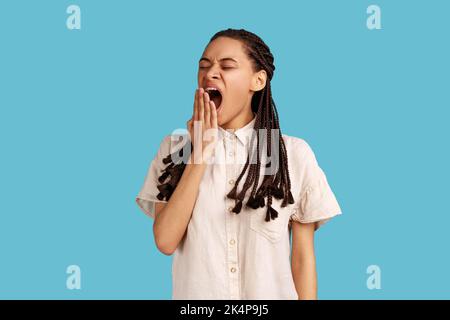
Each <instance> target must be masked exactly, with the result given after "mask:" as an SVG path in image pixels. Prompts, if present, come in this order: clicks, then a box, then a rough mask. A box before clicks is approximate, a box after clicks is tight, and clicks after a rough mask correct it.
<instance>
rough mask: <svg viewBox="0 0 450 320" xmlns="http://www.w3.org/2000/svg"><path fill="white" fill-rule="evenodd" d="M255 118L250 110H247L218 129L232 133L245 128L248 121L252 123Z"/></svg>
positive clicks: (254, 114)
mask: <svg viewBox="0 0 450 320" xmlns="http://www.w3.org/2000/svg"><path fill="white" fill-rule="evenodd" d="M255 116H256V113H254V112H253V111H252V110H251V108H250V110H249V109H247V110H246V111H244V112H242V113H240V114H238V115H237V116H236V117H234V118H233V119H231V120H230V121H228V122H227V123H224V124H223V125H221V126H220V127H221V128H222V129H225V130H227V131H232V132H233V131H235V130H237V129H239V128H242V127H244V126H246V125H247V124H248V123H249V122H250V121H252V120H253V119H254V118H255Z"/></svg>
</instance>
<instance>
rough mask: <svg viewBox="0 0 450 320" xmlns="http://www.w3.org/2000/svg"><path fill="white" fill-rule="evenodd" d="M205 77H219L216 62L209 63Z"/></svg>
mask: <svg viewBox="0 0 450 320" xmlns="http://www.w3.org/2000/svg"><path fill="white" fill-rule="evenodd" d="M206 78H207V79H219V66H218V64H217V63H214V64H212V65H211V67H210V68H209V69H208V72H207V73H206Z"/></svg>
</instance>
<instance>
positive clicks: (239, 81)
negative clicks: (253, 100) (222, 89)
mask: <svg viewBox="0 0 450 320" xmlns="http://www.w3.org/2000/svg"><path fill="white" fill-rule="evenodd" d="M227 83H228V86H227V89H228V92H229V93H230V97H231V98H232V99H233V100H234V99H242V98H245V97H246V96H247V95H248V93H249V90H250V89H249V88H250V86H249V82H248V81H247V79H246V78H244V77H242V76H240V77H234V78H233V79H228V81H227Z"/></svg>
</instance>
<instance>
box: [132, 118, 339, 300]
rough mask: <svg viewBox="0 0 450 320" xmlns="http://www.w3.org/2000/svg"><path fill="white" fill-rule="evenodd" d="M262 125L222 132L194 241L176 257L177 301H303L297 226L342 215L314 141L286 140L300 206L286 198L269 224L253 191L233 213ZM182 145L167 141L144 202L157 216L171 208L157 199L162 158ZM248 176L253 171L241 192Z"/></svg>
mask: <svg viewBox="0 0 450 320" xmlns="http://www.w3.org/2000/svg"><path fill="white" fill-rule="evenodd" d="M255 120H256V118H253V120H252V121H251V122H249V123H248V124H247V125H245V126H244V127H242V128H240V129H237V130H236V131H235V132H234V133H233V132H231V131H227V130H225V129H222V128H220V127H219V135H218V139H219V140H218V142H217V144H216V149H215V158H216V161H215V162H214V164H209V165H207V169H206V170H205V173H204V175H203V177H202V180H201V182H200V186H199V193H198V196H197V200H196V203H195V206H194V210H193V213H192V217H191V220H190V221H189V224H188V227H187V233H186V237H185V238H183V240H182V242H181V243H180V244H179V246H178V248H177V249H176V250H175V252H174V254H173V262H172V263H173V264H172V277H173V281H172V286H173V291H172V299H199V300H204V299H227V300H228V299H271V300H274V299H284V300H286V299H292V300H297V299H298V295H297V292H296V289H295V285H294V281H293V276H292V271H291V264H290V252H291V248H290V233H291V223H292V221H294V220H295V221H298V222H300V223H308V222H315V223H316V229H317V228H319V227H320V226H322V225H323V224H324V223H325V222H327V221H328V220H330V219H331V218H332V217H334V216H336V215H339V214H341V209H340V207H339V204H338V202H337V200H336V198H335V195H334V193H333V191H332V190H331V188H330V186H329V184H328V181H327V178H326V176H325V174H324V172H323V171H322V169H321V168H320V167H319V165H318V162H317V161H316V158H315V155H314V152H313V151H312V149H311V148H310V146H309V145H308V143H307V142H306V141H305V140H303V139H301V138H297V137H293V136H288V135H285V134H283V135H282V137H283V140H284V143H285V146H286V150H287V154H288V168H289V176H290V180H291V192H292V195H293V197H294V200H295V203H294V204H288V205H287V206H286V207H283V208H282V207H281V202H282V200H278V199H276V198H274V197H273V198H272V199H273V201H272V207H273V208H274V209H276V210H277V211H278V217H277V218H276V219H275V220H271V221H270V222H266V221H265V220H264V219H265V216H266V210H267V206H265V207H263V208H258V209H251V208H247V207H246V206H245V203H246V200H247V199H248V195H249V193H250V191H251V189H252V187H250V189H249V191H248V193H247V194H246V197H245V199H244V202H243V206H242V210H241V212H240V213H239V214H236V213H234V212H230V211H229V210H231V209H232V208H233V207H234V203H235V200H234V199H229V198H227V197H226V194H227V193H228V192H229V191H230V190H231V189H232V188H233V186H234V183H235V180H236V179H237V177H238V176H239V174H240V173H241V171H242V169H243V167H244V164H245V161H246V159H247V154H248V145H249V142H250V137H251V135H252V132H253V130H252V129H253V126H254V123H255ZM176 143H177V142H176V141H172V138H171V135H167V136H165V137H164V139H163V140H162V142H161V144H160V147H159V150H158V152H157V154H156V156H155V157H154V159H153V160H152V162H151V164H150V167H149V169H148V172H147V176H146V178H145V181H144V184H143V186H142V188H141V190H140V192H139V194H138V195H137V197H136V202H137V204H138V205H139V207H140V208H141V209H142V210H143V212H145V213H146V214H147V215H148V216H150V217H151V218H154V208H155V207H154V204H155V202H167V201H165V200H158V199H157V197H156V195H157V194H158V193H159V190H158V189H157V185H158V184H159V182H158V177H159V176H160V175H161V170H162V169H164V168H165V167H166V165H165V164H163V162H162V159H163V158H164V157H166V156H167V155H168V154H169V152H170V153H173V152H174V150H177V146H176ZM178 150H179V149H178ZM261 167H264V166H263V165H262V166H261ZM247 173H248V170H247V172H246V173H245V175H244V176H243V178H242V179H241V181H240V183H239V188H238V192H239V191H240V190H242V185H243V183H244V182H245V180H246V177H247ZM262 175H263V174H261V177H260V181H262ZM258 186H259V185H258ZM265 201H266V203H267V198H265Z"/></svg>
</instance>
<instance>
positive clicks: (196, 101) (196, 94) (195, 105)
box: [193, 88, 198, 121]
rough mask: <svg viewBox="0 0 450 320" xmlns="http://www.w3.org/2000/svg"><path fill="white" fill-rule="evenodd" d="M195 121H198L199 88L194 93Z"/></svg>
mask: <svg viewBox="0 0 450 320" xmlns="http://www.w3.org/2000/svg"><path fill="white" fill-rule="evenodd" d="M193 119H194V121H198V88H197V89H196V90H195V95H194V116H193Z"/></svg>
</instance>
